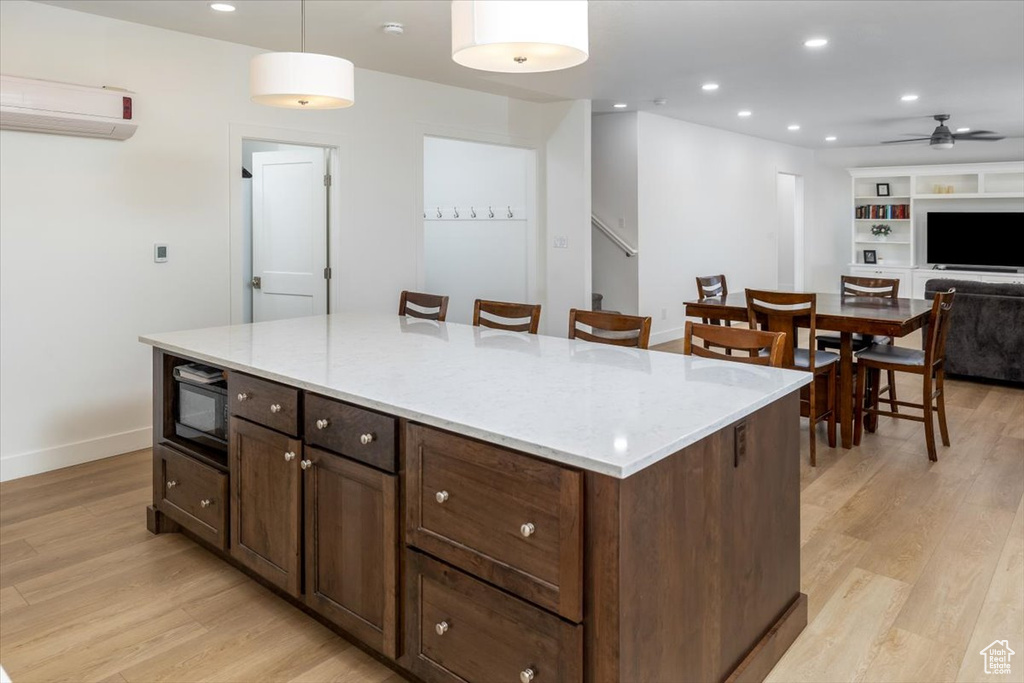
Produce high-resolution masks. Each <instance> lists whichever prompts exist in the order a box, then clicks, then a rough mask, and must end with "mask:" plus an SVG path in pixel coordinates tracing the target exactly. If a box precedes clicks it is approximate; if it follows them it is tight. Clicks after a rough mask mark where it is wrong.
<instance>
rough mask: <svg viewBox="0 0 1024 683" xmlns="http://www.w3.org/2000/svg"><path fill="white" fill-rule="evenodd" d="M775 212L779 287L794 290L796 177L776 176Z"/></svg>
mask: <svg viewBox="0 0 1024 683" xmlns="http://www.w3.org/2000/svg"><path fill="white" fill-rule="evenodd" d="M776 185H777V187H776V199H775V210H776V212H777V214H778V240H777V242H776V244H777V245H778V254H779V275H778V279H777V281H776V286H777V287H782V288H784V289H786V288H793V287H795V286H796V262H795V259H794V252H793V249H794V246H795V244H796V240H795V238H796V235H795V234H794V232H795V230H796V217H795V213H794V212H795V211H796V208H797V207H796V176H794V175H789V174H788V173H779V174H778V175H777V176H776Z"/></svg>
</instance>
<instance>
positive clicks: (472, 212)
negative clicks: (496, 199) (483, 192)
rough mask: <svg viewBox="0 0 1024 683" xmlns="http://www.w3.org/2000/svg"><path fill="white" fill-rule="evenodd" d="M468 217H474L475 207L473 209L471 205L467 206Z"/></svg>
mask: <svg viewBox="0 0 1024 683" xmlns="http://www.w3.org/2000/svg"><path fill="white" fill-rule="evenodd" d="M469 217H470V218H476V209H474V208H473V207H472V206H471V207H469Z"/></svg>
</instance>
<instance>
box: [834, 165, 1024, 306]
mask: <svg viewBox="0 0 1024 683" xmlns="http://www.w3.org/2000/svg"><path fill="white" fill-rule="evenodd" d="M848 170H849V173H850V176H851V181H852V192H851V195H852V197H853V203H852V207H853V208H852V211H851V231H850V247H851V259H850V266H849V271H850V273H851V274H856V275H873V276H876V277H895V278H899V279H900V280H901V289H900V292H901V294H902V295H904V296H918V297H923V296H924V294H923V292H924V285H923V283H924V282H925V281H927V279H929V278H931V277H940V276H942V273H941V272H939V271H932V270H931V268H930V264H928V263H926V257H925V244H924V239H925V230H924V228H925V218H926V215H927V212H928V211H957V210H969V211H985V210H992V211H1007V210H1010V211H1024V162H996V163H982V164H944V165H931V166H900V167H876V168H851V169H848ZM879 183H887V184H888V185H889V194H888V195H881V196H880V195H879V194H878V192H877V189H878V184H879ZM859 206H860V207H871V206H874V207H881V209H880V210H878V209H876V211H877V213H876V214H875V215H876V216H877V217H875V218H871V217H867V218H858V217H857V207H859ZM890 206H901V207H904V208H903V209H902V211H903V212H904V213H900V214H898V215H899V216H900V217H899V218H886V217H882V216H884V215H887V214H885V213H881V212H882V211H887V210H888V211H898V210H897V209H887V208H886V207H890ZM963 207H969V208H963ZM989 207H991V208H990V209H989ZM888 215H895V214H888ZM877 224H885V225H889V226H890V227H891V228H892V232H891V233H890V234H889V236H888V237H887V238H885V239H876V238H875V237H874V236H873V235H872V234H871V226H872V225H877ZM1022 229H1024V228H1022ZM971 238H973V239H978V238H979V236H978V235H972V236H971ZM868 249H869V250H873V251H874V252H875V254H876V258H877V261H876V263H873V264H869V263H865V261H864V251H865V250H868ZM925 269H927V270H925ZM915 271H920V272H919V273H918V272H915ZM961 275H963V276H965V277H967V278H968V279H970V278H978V279H980V278H982V277H995V278H1002V279H1005V280H1006V281H1013V282H1018V281H1020V282H1024V275H1019V274H1018V275H1014V274H1009V275H996V274H991V273H984V274H983V273H980V272H978V273H974V272H968V271H949V272H948V275H947V276H950V277H954V276H955V277H960V276H961ZM1000 281H1002V280H1000ZM918 290H920V291H918Z"/></svg>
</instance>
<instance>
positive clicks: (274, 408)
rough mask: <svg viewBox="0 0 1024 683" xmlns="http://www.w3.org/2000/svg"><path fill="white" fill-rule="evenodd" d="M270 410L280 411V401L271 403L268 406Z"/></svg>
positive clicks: (273, 411)
mask: <svg viewBox="0 0 1024 683" xmlns="http://www.w3.org/2000/svg"><path fill="white" fill-rule="evenodd" d="M270 412H272V413H280V412H281V404H280V403H274V404H272V405H271V406H270Z"/></svg>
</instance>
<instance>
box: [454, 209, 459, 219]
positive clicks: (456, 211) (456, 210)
mask: <svg viewBox="0 0 1024 683" xmlns="http://www.w3.org/2000/svg"><path fill="white" fill-rule="evenodd" d="M455 217H456V218H458V217H459V207H457V206H456V207H455Z"/></svg>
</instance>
